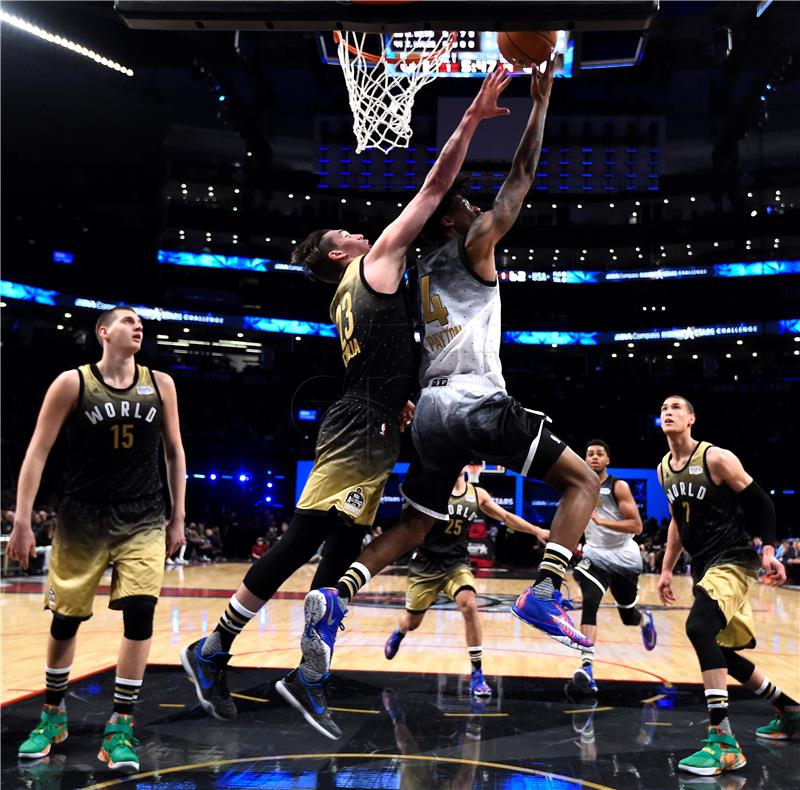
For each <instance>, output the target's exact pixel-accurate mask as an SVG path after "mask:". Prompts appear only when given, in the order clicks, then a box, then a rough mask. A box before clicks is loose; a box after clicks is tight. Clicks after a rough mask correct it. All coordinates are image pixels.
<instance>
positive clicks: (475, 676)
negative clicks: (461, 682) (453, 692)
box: [469, 669, 492, 697]
mask: <svg viewBox="0 0 800 790" xmlns="http://www.w3.org/2000/svg"><path fill="white" fill-rule="evenodd" d="M469 691H470V694H472V695H473V696H475V697H491V696H492V688H491V686H490V685H489V684H488V683H487V682H486V679H485V678H484V677H483V672H481V670H480V669H473V670H472V677H471V678H470V680H469Z"/></svg>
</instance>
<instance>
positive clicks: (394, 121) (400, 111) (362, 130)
mask: <svg viewBox="0 0 800 790" xmlns="http://www.w3.org/2000/svg"><path fill="white" fill-rule="evenodd" d="M368 35H370V34H368V33H358V32H354V31H347V30H343V31H341V32H340V34H339V36H340V37H339V63H340V65H341V67H342V71H343V72H344V79H345V82H346V84H347V92H348V93H349V95H350V109H351V110H352V112H353V133H354V134H355V136H356V142H357V147H356V153H358V154H360V153H361V152H362V151H363V150H364V149H366V148H371V147H374V148H377V149H379V150H381V151H383V152H384V153H388V152H389V151H391V150H392V148H408V144H409V142H410V141H411V135H412V134H413V131H412V129H411V111H412V109H413V108H414V98H415V97H416V95H417V91H418V90H419V89H420V88H422V87H423V85H427V84H428V83H429V82H432V81H433V80H435V79H436V77H438V76H439V66H440V65H441V64H442V63H444V62H445V61H446V60H447V59H448V57H449V55H450V50H451V49H452V48H453V45H454V44H455V39H454V38H451V35H450V33H448V32H444V33H441V34H439V33H433V32H431V33H430V37H429V38H428V37H427V36H425V37H423V38H424V44H425V50H426V51H425V52H411V53H405V55H404V59H403V60H402V61H400V62H399V63H398V65H397V70H398V71H399V72H401V73H389V69H387V63H386V42H385V40H384V37H383V36H381V35H379V36H378V38H379V39H380V47H381V52H380V55H379V56H378V62H377V63H375V62H374V59H372V58H369V57H367V56H365V51H364V45H365V42H366V38H367V36H368ZM437 36H438V38H437ZM373 39H374V35H373ZM348 45H349V46H348ZM350 47H352V50H354V51H351V49H350ZM408 58H410V59H408Z"/></svg>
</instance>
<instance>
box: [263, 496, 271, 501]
mask: <svg viewBox="0 0 800 790" xmlns="http://www.w3.org/2000/svg"><path fill="white" fill-rule="evenodd" d="M264 501H265V502H272V497H271V496H267V497H264Z"/></svg>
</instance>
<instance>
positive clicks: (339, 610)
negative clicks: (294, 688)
mask: <svg viewBox="0 0 800 790" xmlns="http://www.w3.org/2000/svg"><path fill="white" fill-rule="evenodd" d="M303 609H304V612H305V620H306V622H305V627H304V628H303V636H302V637H301V639H300V649H301V650H302V652H303V662H302V663H303V665H304V666H306V667H308V668H309V670H312V671H313V672H316V673H317V675H319V676H320V677H321V676H322V675H327V674H328V673H329V672H330V669H331V659H332V658H333V646H334V644H335V643H336V635H337V633H338V631H339V629H340V628H341V629H342V630H344V625H343V624H342V619H343V618H344V616H345V615H346V614H347V607H346V606H345V605H344V604H343V603H342V601H341V599H340V598H339V593H338V592H337V591H336V588H334V587H322V588H321V589H319V590H311V592H310V593H308V595H306V598H305V603H304V604H303Z"/></svg>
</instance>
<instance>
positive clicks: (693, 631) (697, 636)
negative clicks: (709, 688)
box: [686, 589, 727, 672]
mask: <svg viewBox="0 0 800 790" xmlns="http://www.w3.org/2000/svg"><path fill="white" fill-rule="evenodd" d="M724 627H725V618H724V617H723V616H722V612H720V610H719V606H717V603H716V602H715V601H713V600H712V599H711V598H709V596H708V594H707V593H706V592H705V590H702V589H701V590H698V593H697V597H696V598H695V600H694V604H693V605H692V608H691V610H690V611H689V617H687V618H686V636H688V637H689V641H690V642H691V643H692V647H694V651H695V653H697V658H698V659H699V661H700V669H701V670H703V671H704V672H705V671H706V670H709V669H722V668H723V667H727V663H726V661H725V656H724V654H723V652H722V649H721V648H720V646H719V645H718V644H717V634H718V633H719V632H720V631H721V630H722V629H723V628H724Z"/></svg>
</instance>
